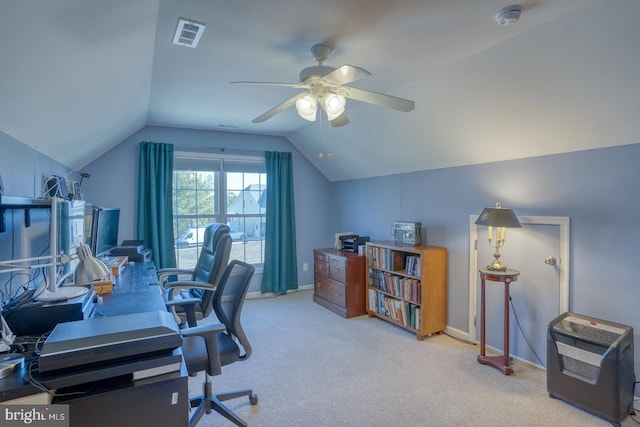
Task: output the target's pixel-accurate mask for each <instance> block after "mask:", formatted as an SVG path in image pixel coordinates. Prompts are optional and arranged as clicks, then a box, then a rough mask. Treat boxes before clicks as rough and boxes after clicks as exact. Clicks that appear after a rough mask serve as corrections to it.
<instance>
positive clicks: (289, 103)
mask: <svg viewBox="0 0 640 427" xmlns="http://www.w3.org/2000/svg"><path fill="white" fill-rule="evenodd" d="M306 94H307V92H302V93H299V94H297V95H296V96H294V97H291V98H289V99H287V100H286V101H284V102H283V103H281V104H278V105H276V106H275V107H273V108H272V109H270V110H269V111H267V112H266V113H264V114H262V115H261V116H258V117H256V118H255V119H253V120H251V123H262V122H264V121H265V120H268V119H270V118H271V117H273V116H275V115H276V114H278V113H279V112H281V111H283V110H286V109H287V108H289V107H291V106H292V105H293V104H295V103H296V101H297V100H298V99H300V98H302V97H303V96H305V95H306Z"/></svg>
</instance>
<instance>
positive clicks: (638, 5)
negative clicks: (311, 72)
mask: <svg viewBox="0 0 640 427" xmlns="http://www.w3.org/2000/svg"><path fill="white" fill-rule="evenodd" d="M0 1H1V3H0V4H1V6H0V131H3V132H5V133H7V134H9V135H11V136H12V137H14V138H16V139H18V140H20V141H22V142H24V143H25V144H27V145H30V146H33V147H36V148H37V150H39V151H40V152H42V153H44V154H46V155H48V156H50V157H52V158H54V159H56V160H58V161H60V162H62V163H64V164H66V165H67V166H69V167H70V168H72V169H75V170H79V169H80V168H82V167H83V166H85V165H86V164H88V163H89V162H91V161H92V160H94V159H95V158H97V157H99V156H100V155H101V154H103V153H105V152H106V151H107V150H109V149H110V148H112V147H113V146H115V145H116V144H118V143H119V142H121V141H122V140H123V139H125V138H127V137H128V136H130V135H131V134H133V133H134V132H136V131H137V130H139V129H140V128H142V127H144V126H145V125H162V126H175V127H185V128H196V129H210V130H218V131H227V132H245V133H255V134H269V135H282V136H284V137H286V138H288V139H289V140H290V141H291V142H292V144H293V145H294V146H295V147H297V148H298V149H299V150H300V151H302V152H303V153H304V154H305V155H306V156H307V157H308V158H309V159H310V160H311V161H312V162H313V163H314V164H315V165H316V166H317V167H318V169H319V170H320V171H321V172H322V173H323V174H324V175H325V176H327V178H328V179H330V180H344V179H351V178H361V177H369V176H377V175H386V174H392V173H398V172H408V171H417V170H424V169H435V168H443V167H452V166H460V165H468V164H476V163H483V162H490V161H495V160H506V159H514V158H523V157H530V156H539V155H545V154H553V153H561V152H570V151H576V150H584V149H591V148H598V147H605V146H613V145H622V144H630V143H635V142H638V135H639V134H640V133H639V130H640V129H639V123H640V121H639V120H638V113H639V107H640V101H639V100H640V85H639V84H638V83H637V80H638V77H637V76H638V70H640V55H638V53H637V49H638V46H640V26H639V25H637V23H636V20H637V17H639V16H640V2H638V1H636V0H610V1H601V0H600V1H598V0H594V1H588V0H525V1H522V2H520V3H519V4H521V5H522V6H523V8H524V10H523V13H522V16H521V18H520V21H519V22H517V23H516V24H514V25H510V26H506V27H505V26H501V25H499V24H498V23H497V22H496V20H495V19H494V16H495V14H496V12H498V11H499V10H500V9H502V8H503V7H504V6H507V5H509V4H510V2H508V1H504V0H483V1H477V0H396V1H388V0H316V1H299V0H269V1H263V0H136V1H126V0H114V1H101V0H50V1H48V0H22V1H10V0H0ZM181 17H182V18H188V19H193V20H196V21H199V22H202V23H205V24H206V29H205V31H204V33H203V35H202V38H201V40H200V42H199V44H198V46H197V48H195V49H192V48H188V47H183V46H177V45H174V44H173V43H172V40H173V35H174V33H175V30H176V27H177V24H178V20H179V18H181ZM320 42H325V43H329V44H331V45H332V46H333V47H334V49H333V52H332V53H331V54H330V56H329V59H328V60H327V61H326V63H325V64H326V65H331V66H340V65H343V64H351V65H355V66H359V67H362V68H364V69H366V70H368V71H369V72H371V73H372V75H371V76H370V77H368V78H365V79H362V80H359V81H357V82H355V83H353V86H354V87H359V88H361V89H368V90H373V91H376V92H382V93H387V94H390V95H394V96H398V97H403V98H409V99H412V100H414V101H415V103H416V108H415V110H413V111H411V112H409V113H402V112H398V111H394V110H388V109H385V108H381V107H378V106H374V105H370V104H365V103H362V102H357V101H352V100H349V101H347V112H348V114H349V119H350V123H349V124H348V125H346V126H344V127H340V128H332V127H330V126H329V125H328V124H327V123H326V121H319V122H315V123H311V122H308V121H305V120H303V119H301V118H300V117H299V116H298V115H297V114H296V112H295V108H289V109H288V110H285V111H284V112H282V113H280V114H278V115H277V116H275V117H273V118H271V119H270V120H267V121H266V122H264V123H259V124H254V123H252V122H251V120H252V119H254V118H256V117H257V116H259V115H261V114H262V113H264V112H265V111H267V110H269V109H270V108H272V107H273V106H275V105H277V104H278V103H280V102H282V101H284V100H285V99H287V98H289V97H291V96H293V95H294V94H295V93H297V90H296V89H292V88H287V87H270V86H239V85H231V84H230V83H229V82H231V81H235V80H257V81H275V82H296V81H297V79H298V73H299V72H300V70H301V69H303V68H305V67H308V66H311V65H315V64H316V63H315V62H314V61H313V59H312V58H311V56H310V55H309V52H308V50H309V48H310V47H311V46H312V45H313V44H316V43H320ZM320 153H322V154H323V157H322V158H321V157H320V156H319V155H318V154H320ZM329 154H332V155H333V156H332V158H329V157H330V156H329Z"/></svg>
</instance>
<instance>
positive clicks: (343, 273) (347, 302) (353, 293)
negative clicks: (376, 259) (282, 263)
mask: <svg viewBox="0 0 640 427" xmlns="http://www.w3.org/2000/svg"><path fill="white" fill-rule="evenodd" d="M313 254H314V259H313V271H314V294H313V300H314V301H315V302H316V303H318V304H320V305H321V306H323V307H326V308H328V309H329V310H331V311H333V312H334V313H336V314H339V315H340V316H342V317H347V318H348V317H353V316H361V315H363V314H366V312H367V306H366V297H365V295H366V257H365V256H364V255H358V254H354V253H351V252H342V251H336V250H334V249H316V250H314V251H313Z"/></svg>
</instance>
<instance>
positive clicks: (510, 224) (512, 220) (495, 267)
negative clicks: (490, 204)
mask: <svg viewBox="0 0 640 427" xmlns="http://www.w3.org/2000/svg"><path fill="white" fill-rule="evenodd" d="M476 224H477V225H484V226H487V235H488V238H489V246H493V245H492V242H495V248H496V251H495V253H494V254H493V258H494V260H493V262H492V263H491V264H489V265H487V270H492V271H506V270H507V266H506V265H504V264H503V263H502V261H500V248H501V247H503V246H504V242H505V240H506V236H507V228H519V227H522V225H521V224H520V221H518V217H516V214H515V213H514V212H513V209H506V208H503V207H502V206H501V205H500V203H496V207H495V208H485V209H484V210H483V211H482V213H481V214H480V216H479V217H478V219H477V220H476ZM494 227H495V230H494ZM494 234H495V237H494Z"/></svg>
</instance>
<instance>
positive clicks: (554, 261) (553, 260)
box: [544, 255, 558, 265]
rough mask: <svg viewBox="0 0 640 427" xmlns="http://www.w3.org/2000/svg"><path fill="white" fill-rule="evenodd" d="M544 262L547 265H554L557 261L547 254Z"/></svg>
mask: <svg viewBox="0 0 640 427" xmlns="http://www.w3.org/2000/svg"><path fill="white" fill-rule="evenodd" d="M544 263H545V264H548V265H556V264H557V263H558V261H557V260H556V257H554V256H551V255H549V256H548V257H546V258H545V259H544Z"/></svg>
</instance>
